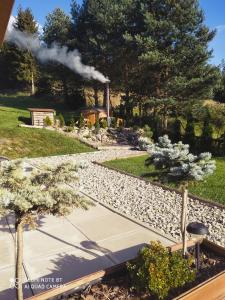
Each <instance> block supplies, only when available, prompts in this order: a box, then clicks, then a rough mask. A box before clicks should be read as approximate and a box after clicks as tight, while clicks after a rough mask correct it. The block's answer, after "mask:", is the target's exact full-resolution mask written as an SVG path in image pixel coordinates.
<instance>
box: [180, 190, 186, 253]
mask: <svg viewBox="0 0 225 300" xmlns="http://www.w3.org/2000/svg"><path fill="white" fill-rule="evenodd" d="M187 204H188V190H187V188H183V189H182V213H181V234H182V242H183V255H184V256H185V254H186V252H187V235H186V227H187Z"/></svg>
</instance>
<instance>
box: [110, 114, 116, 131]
mask: <svg viewBox="0 0 225 300" xmlns="http://www.w3.org/2000/svg"><path fill="white" fill-rule="evenodd" d="M110 127H112V128H116V118H115V117H112V118H111V124H110Z"/></svg>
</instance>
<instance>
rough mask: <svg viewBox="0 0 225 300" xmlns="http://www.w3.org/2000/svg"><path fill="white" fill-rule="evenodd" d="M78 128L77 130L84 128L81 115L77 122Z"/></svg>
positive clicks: (83, 120)
mask: <svg viewBox="0 0 225 300" xmlns="http://www.w3.org/2000/svg"><path fill="white" fill-rule="evenodd" d="M78 127H79V128H84V127H85V119H84V115H83V114H82V113H81V114H80V117H79V120H78Z"/></svg>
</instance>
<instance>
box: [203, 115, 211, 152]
mask: <svg viewBox="0 0 225 300" xmlns="http://www.w3.org/2000/svg"><path fill="white" fill-rule="evenodd" d="M212 135H213V128H212V125H211V124H210V116H208V117H207V118H206V119H205V120H204V125H203V129H202V135H201V139H200V144H201V146H200V147H201V151H208V152H211V151H212V143H213V138H212Z"/></svg>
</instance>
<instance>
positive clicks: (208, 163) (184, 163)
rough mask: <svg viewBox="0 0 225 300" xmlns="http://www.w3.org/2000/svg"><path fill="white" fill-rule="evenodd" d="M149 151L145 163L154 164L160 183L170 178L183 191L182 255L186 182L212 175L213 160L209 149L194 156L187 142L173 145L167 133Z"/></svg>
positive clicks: (185, 221) (187, 183)
mask: <svg viewBox="0 0 225 300" xmlns="http://www.w3.org/2000/svg"><path fill="white" fill-rule="evenodd" d="M148 153H149V154H150V156H149V158H148V159H147V160H146V161H145V164H146V165H147V166H148V165H150V164H153V165H154V166H155V168H156V169H158V170H160V174H159V180H160V181H161V182H163V183H165V182H169V181H173V182H175V183H176V185H177V186H178V187H179V188H180V189H181V191H182V217H181V233H182V238H183V252H184V254H185V252H186V223H187V201H188V185H189V184H194V183H195V182H197V181H201V180H203V179H204V178H205V177H206V176H208V175H210V174H213V172H214V171H215V169H216V165H215V161H214V160H212V159H211V158H212V155H211V153H209V152H205V153H201V154H199V155H193V154H192V153H190V151H189V145H186V144H183V143H182V142H178V143H175V144H172V142H171V140H170V139H169V138H168V136H167V135H164V136H162V137H160V138H159V142H158V143H156V144H152V145H151V146H150V147H148Z"/></svg>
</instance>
